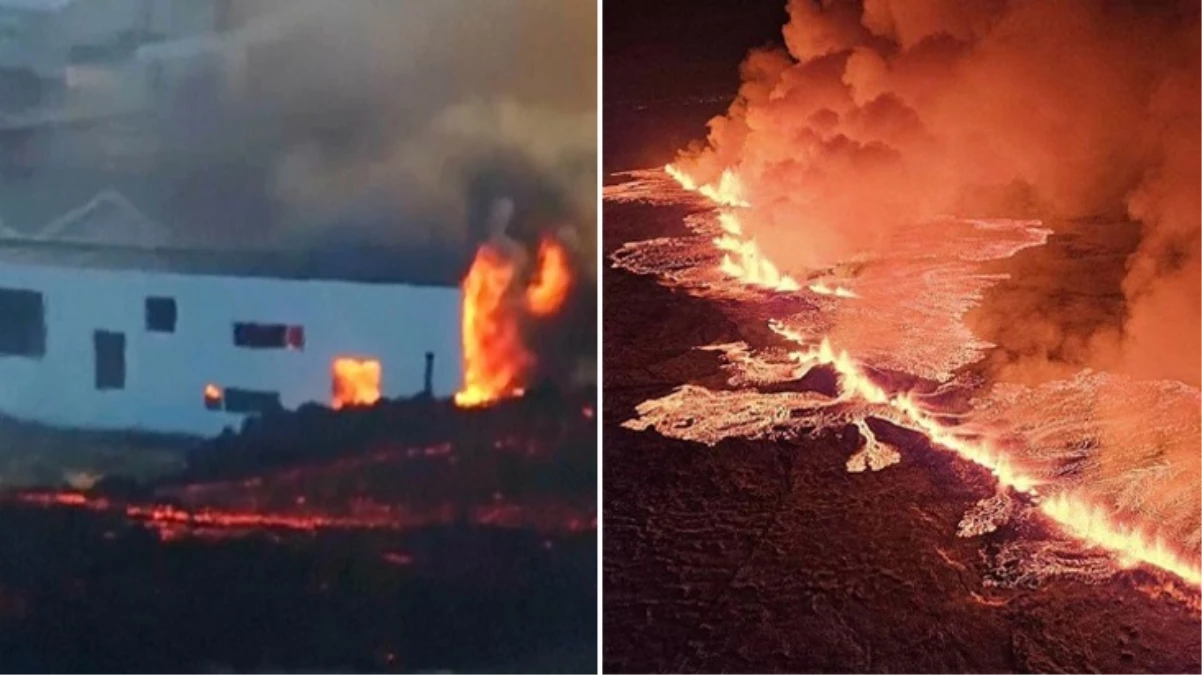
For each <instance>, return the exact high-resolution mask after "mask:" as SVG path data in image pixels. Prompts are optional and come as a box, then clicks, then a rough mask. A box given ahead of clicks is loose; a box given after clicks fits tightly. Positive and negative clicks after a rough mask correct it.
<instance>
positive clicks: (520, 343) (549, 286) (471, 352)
mask: <svg viewBox="0 0 1202 675" xmlns="http://www.w3.org/2000/svg"><path fill="white" fill-rule="evenodd" d="M517 278H518V269H517V265H516V263H515V262H514V261H513V260H511V259H509V258H508V257H507V256H506V255H505V254H504V252H503V251H502V250H501V249H500V248H499V247H497V246H495V245H492V244H485V245H483V246H481V247H480V250H478V251H477V252H476V259H475V260H474V261H473V262H472V267H471V269H469V270H468V273H467V278H465V279H464V280H463V338H462V339H463V388H462V389H460V390H459V392H457V393H456V394H455V403H456V404H457V405H459V406H462V407H475V406H483V405H488V404H490V403H493V402H496V401H499V400H501V399H505V398H513V397H517V396H521V395H523V394H524V393H526V389H525V387H526V381H527V378H528V377H529V375H530V371H531V369H532V368H533V367H534V362H535V361H534V355H533V354H531V353H530V350H529V349H527V347H526V344H525V342H524V340H523V334H522V324H521V318H522V314H523V313H528V314H529V315H530V316H533V317H540V318H541V317H547V316H551V315H552V314H555V313H556V312H558V311H559V309H560V308H561V307H563V303H564V301H565V300H566V299H567V296H568V291H570V290H571V287H572V269H571V266H570V265H569V262H568V254H567V251H566V250H565V249H564V247H563V245H562V244H560V243H559V242H557V241H555V240H554V239H550V238H546V239H543V240H542V241H541V242H540V243H539V247H538V258H537V262H536V268H535V270H534V274H533V275H532V276H531V278H530V282H529V284H528V285H527V286H526V288H525V289H522V290H515V288H520V287H515V281H516V280H517Z"/></svg>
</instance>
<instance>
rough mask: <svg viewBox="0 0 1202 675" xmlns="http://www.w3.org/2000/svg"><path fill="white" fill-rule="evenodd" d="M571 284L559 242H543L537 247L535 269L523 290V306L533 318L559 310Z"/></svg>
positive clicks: (566, 260)
mask: <svg viewBox="0 0 1202 675" xmlns="http://www.w3.org/2000/svg"><path fill="white" fill-rule="evenodd" d="M571 285H572V272H571V268H570V267H568V254H567V251H565V250H564V249H563V246H562V245H560V244H559V242H557V241H555V240H553V239H544V240H542V242H540V243H539V245H538V269H537V270H536V271H535V274H534V278H533V280H532V281H531V282H530V286H529V288H527V289H526V306H527V307H529V308H530V313H531V314H533V315H534V316H549V315H551V314H554V313H555V312H557V311H559V308H560V307H561V306H562V305H563V301H564V300H565V299H566V298H567V296H568V290H569V289H570V288H571Z"/></svg>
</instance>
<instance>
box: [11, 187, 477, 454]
mask: <svg viewBox="0 0 1202 675" xmlns="http://www.w3.org/2000/svg"><path fill="white" fill-rule="evenodd" d="M166 242H167V239H166V238H165V237H164V235H163V233H162V231H161V230H160V229H159V228H158V227H157V225H156V224H155V223H153V222H151V221H150V220H148V219H147V218H145V217H144V216H142V215H141V214H140V213H139V212H138V211H137V209H136V208H134V207H133V206H132V205H131V204H130V203H129V202H127V201H125V200H124V199H123V198H121V197H120V196H119V195H116V194H104V195H101V196H100V197H97V198H96V199H94V200H93V201H92V202H90V203H89V204H87V205H85V206H84V207H81V208H80V209H76V210H75V211H73V212H71V213H69V214H68V215H66V216H64V217H63V218H61V219H59V220H58V221H56V222H54V223H51V224H50V225H49V226H47V228H46V229H45V230H44V231H43V232H42V234H41V235H39V236H35V237H18V236H10V237H7V238H5V239H4V240H3V241H2V242H0V312H2V314H3V316H4V317H5V320H4V322H3V323H2V324H0V353H2V354H3V355H4V358H0V379H2V380H3V381H4V382H5V386H4V387H3V388H2V390H0V412H2V413H3V414H6V415H9V416H12V417H14V418H18V419H24V420H29V421H34V422H40V423H45V424H49V425H54V426H64V427H73V428H89V429H138V430H145V431H156V432H172V433H185V434H209V433H215V432H218V431H220V430H221V429H222V428H224V427H227V426H231V425H233V426H236V425H237V424H238V423H240V422H241V420H242V419H243V418H244V417H246V416H248V415H258V414H262V413H264V412H267V411H271V410H275V409H290V408H296V407H298V406H301V405H303V404H306V403H318V404H324V405H329V406H332V407H335V408H339V407H343V406H346V405H361V404H370V403H374V402H375V401H376V400H377V399H379V398H381V397H402V396H409V395H414V394H420V393H426V394H428V395H442V396H446V395H450V394H451V393H452V392H453V391H455V390H456V389H457V388H458V387H459V386H460V383H461V381H462V377H461V368H462V365H461V364H462V358H461V353H460V314H461V305H462V303H461V292H460V290H459V289H458V288H455V287H454V285H453V283H451V284H446V283H443V280H442V279H436V278H431V277H430V276H429V275H423V274H422V273H421V271H420V269H418V268H415V267H405V266H397V265H395V264H393V263H394V262H395V261H394V260H381V261H376V262H378V263H379V264H374V263H373V261H372V260H371V257H370V256H359V257H357V258H356V260H357V264H356V266H354V267H347V266H335V265H330V264H323V262H322V261H320V260H314V259H313V257H312V256H306V255H301V254H290V253H282V252H266V251H261V252H248V251H229V250H226V251H217V250H199V249H184V248H178V247H173V246H171V245H168V244H167V243H166Z"/></svg>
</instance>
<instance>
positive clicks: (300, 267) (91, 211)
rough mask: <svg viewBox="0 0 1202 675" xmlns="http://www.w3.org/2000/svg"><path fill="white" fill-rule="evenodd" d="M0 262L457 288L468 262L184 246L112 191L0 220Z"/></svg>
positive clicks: (361, 252)
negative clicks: (27, 221)
mask: <svg viewBox="0 0 1202 675" xmlns="http://www.w3.org/2000/svg"><path fill="white" fill-rule="evenodd" d="M0 262H3V263H14V264H25V265H45V266H57V267H75V268H85V269H120V270H138V271H145V272H157V273H173V274H194V275H204V276H231V277H266V278H277V279H297V280H305V279H307V280H324V281H349V282H358V283H382V284H404V285H413V286H446V287H455V286H458V283H459V278H460V277H461V276H462V273H463V271H464V270H465V269H466V264H467V262H468V261H467V260H459V259H458V256H453V255H448V254H446V253H439V252H432V251H429V250H416V249H402V248H397V247H391V248H390V247H381V246H375V245H363V246H354V245H349V244H348V245H344V246H339V245H327V246H324V247H321V248H310V249H304V248H294V249H266V248H222V249H218V248H195V247H184V246H180V245H178V244H173V243H172V241H171V238H170V233H169V232H167V230H166V229H165V228H163V227H162V226H161V225H160V224H158V223H155V222H154V221H152V220H151V219H149V218H148V217H146V215H145V214H143V213H142V212H141V211H139V210H138V209H137V207H135V206H134V205H133V204H132V203H130V202H129V200H128V199H126V198H125V197H124V196H122V195H121V194H120V193H117V192H115V191H111V190H110V191H105V192H102V193H101V194H99V195H97V196H96V197H94V198H93V199H92V200H90V201H89V202H87V203H86V204H84V205H83V206H80V207H78V208H75V209H72V210H71V211H69V212H67V213H66V214H64V215H63V216H61V217H59V218H56V219H55V220H54V221H52V222H50V223H49V224H48V225H46V226H45V227H44V228H42V230H41V231H38V232H36V233H33V234H21V233H17V232H15V231H13V230H12V229H9V228H5V227H3V224H2V223H0Z"/></svg>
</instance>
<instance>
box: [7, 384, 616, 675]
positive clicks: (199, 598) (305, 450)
mask: <svg viewBox="0 0 1202 675" xmlns="http://www.w3.org/2000/svg"><path fill="white" fill-rule="evenodd" d="M594 401H595V393H593V392H580V393H577V394H570V395H569V394H562V393H558V392H544V391H532V392H530V393H529V394H528V395H527V396H526V397H524V398H522V399H520V400H515V401H508V402H502V403H500V404H497V405H495V406H492V407H488V408H484V409H474V410H461V409H457V408H455V407H454V406H452V405H451V404H450V403H449V402H445V401H430V400H421V399H418V400H410V401H394V402H386V403H380V404H377V405H376V406H373V407H369V408H363V409H347V410H344V411H339V412H337V413H335V412H332V411H330V410H328V409H325V408H321V407H316V406H311V407H305V408H302V409H301V410H299V411H297V412H293V413H281V414H279V415H278V416H269V417H267V418H264V419H263V420H261V421H259V422H258V423H255V424H250V425H248V426H247V427H246V428H245V429H244V430H243V431H242V432H241V433H238V434H227V435H225V436H222V437H220V438H218V439H214V440H212V441H209V442H205V443H203V444H201V445H199V446H197V447H194V448H192V449H191V450H189V451H188V452H187V453H186V454H185V456H184V460H183V462H182V468H180V469H178V470H176V471H173V472H170V473H168V474H167V475H163V476H160V477H158V478H155V479H153V480H142V481H135V480H132V479H129V478H124V477H121V476H106V477H105V478H103V479H101V480H100V481H99V482H98V483H96V484H95V485H94V486H92V487H90V488H89V489H86V490H80V489H73V488H71V487H69V486H67V485H47V486H44V487H42V488H36V489H34V488H10V489H8V490H7V491H6V492H5V493H4V494H3V496H2V498H0V532H2V533H3V534H2V535H0V536H2V537H3V539H4V541H5V545H4V554H3V555H2V556H0V669H2V670H4V671H6V672H7V671H11V672H248V671H253V672H298V671H299V672H414V671H417V672H420V671H431V670H439V671H441V670H449V671H469V672H483V671H487V672H591V671H592V670H593V669H594V668H595V667H596V619H595V617H596V573H597V572H596V550H597V549H596V487H595V486H596V478H597V475H596V423H595V419H594ZM29 434H30V432H28V431H27V432H26V435H25V437H29ZM36 435H37V436H38V437H39V438H40V439H41V442H42V443H49V442H50V441H49V439H50V438H52V437H53V435H52V434H50V432H45V431H42V432H39V433H38V434H36ZM71 438H77V437H75V436H72V437H71ZM9 441H10V443H11V442H14V441H13V438H12V437H11V436H10V438H9ZM119 442H120V438H118V437H116V436H111V435H110V436H108V437H107V438H105V439H104V441H103V443H102V445H105V446H106V447H108V448H109V450H110V452H113V450H112V447H113V445H114V444H117V443H119ZM131 447H132V446H131ZM77 459H78V458H77Z"/></svg>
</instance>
